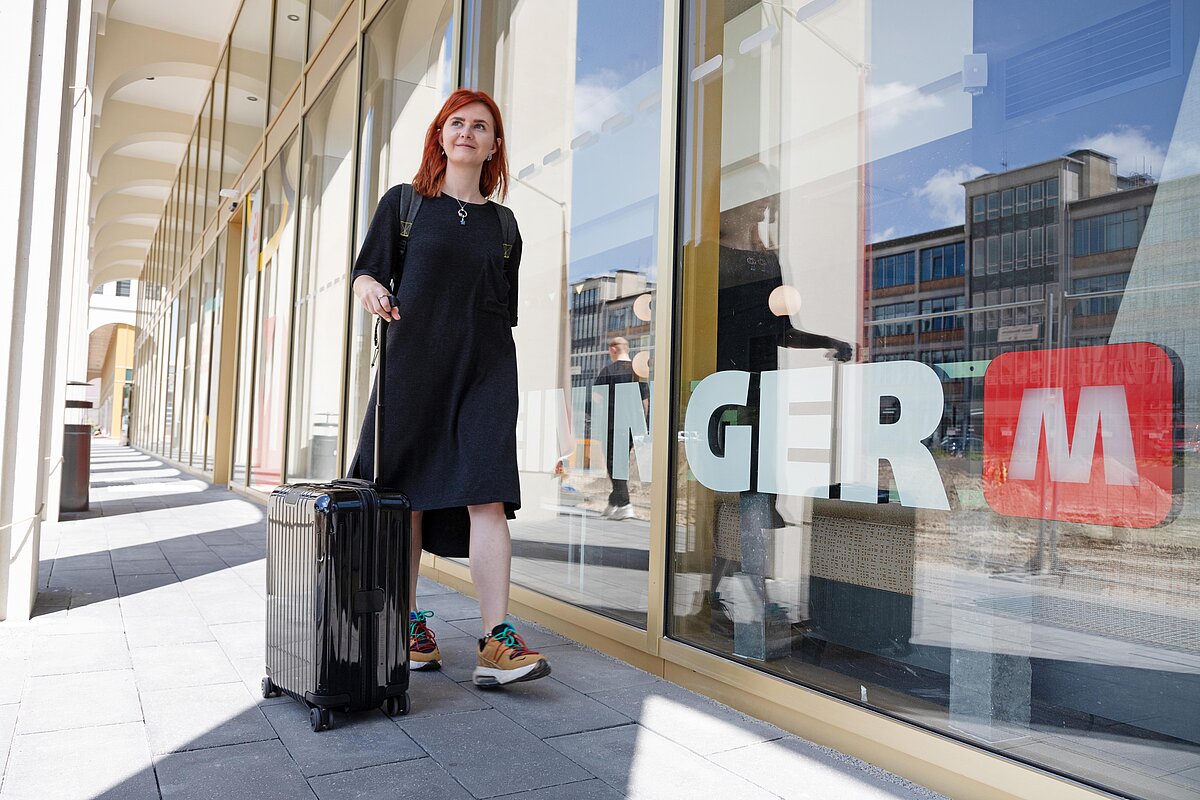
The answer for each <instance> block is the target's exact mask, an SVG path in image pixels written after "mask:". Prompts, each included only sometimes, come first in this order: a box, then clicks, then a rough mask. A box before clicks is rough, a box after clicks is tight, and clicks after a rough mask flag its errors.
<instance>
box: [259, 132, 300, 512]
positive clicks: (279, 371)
mask: <svg viewBox="0 0 1200 800" xmlns="http://www.w3.org/2000/svg"><path fill="white" fill-rule="evenodd" d="M299 177H300V142H299V137H298V136H297V135H296V134H292V137H291V138H290V139H288V142H287V144H285V145H284V146H283V149H282V150H281V151H280V152H279V154H278V155H277V156H276V157H275V159H274V160H273V161H271V163H270V164H269V165H268V166H267V170H266V173H265V175H264V177H263V217H262V223H263V238H262V254H261V256H260V257H259V264H260V265H261V266H260V270H259V272H260V274H259V281H260V286H259V289H258V291H259V310H258V329H257V331H256V342H255V353H254V362H255V363H254V396H253V411H252V418H251V430H252V432H253V436H252V438H251V442H250V486H252V487H253V488H256V489H262V490H264V491H270V490H271V489H273V488H275V486H277V485H279V483H280V482H281V479H282V472H283V450H284V441H283V432H284V420H285V411H286V407H285V405H284V397H285V394H286V392H287V360H288V340H289V339H290V336H291V310H292V279H293V277H294V271H295V265H296V190H297V187H298V185H299V181H298V179H299Z"/></svg>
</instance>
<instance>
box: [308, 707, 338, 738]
mask: <svg viewBox="0 0 1200 800" xmlns="http://www.w3.org/2000/svg"><path fill="white" fill-rule="evenodd" d="M308 722H309V724H310V725H312V729H313V733H319V732H320V731H323V730H328V729H329V728H332V727H333V712H332V711H330V710H329V709H328V708H310V709H309V710H308Z"/></svg>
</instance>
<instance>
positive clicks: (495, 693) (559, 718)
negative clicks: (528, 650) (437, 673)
mask: <svg viewBox="0 0 1200 800" xmlns="http://www.w3.org/2000/svg"><path fill="white" fill-rule="evenodd" d="M464 686H469V687H470V690H471V691H472V692H473V693H475V694H476V695H477V696H479V697H480V698H482V699H483V700H486V701H487V702H489V703H491V705H492V707H493V708H495V709H496V710H497V711H499V712H500V713H501V714H503V715H504V716H506V717H508V718H509V719H511V720H512V721H513V722H515V723H517V724H518V725H520V726H521V727H522V728H524V729H525V730H527V731H529V732H530V733H532V734H534V735H535V736H538V737H539V738H542V739H546V738H549V737H551V736H563V735H565V734H568V733H579V732H581V731H591V730H598V729H600V728H611V727H614V726H617V725H628V724H629V723H630V721H631V720H630V718H629V716H627V715H626V714H623V713H621V712H619V711H616V710H614V709H613V708H611V707H609V706H607V705H604V704H603V703H600V702H597V701H596V700H593V699H592V698H591V697H589V696H588V695H586V694H583V693H582V692H578V691H576V690H575V689H572V688H571V687H570V686H567V685H566V684H564V683H562V682H561V681H558V680H555V678H554V675H551V676H550V677H547V678H542V679H541V680H537V681H530V682H529V683H525V684H519V685H516V686H512V687H509V688H506V689H480V688H478V687H476V686H472V685H471V684H464Z"/></svg>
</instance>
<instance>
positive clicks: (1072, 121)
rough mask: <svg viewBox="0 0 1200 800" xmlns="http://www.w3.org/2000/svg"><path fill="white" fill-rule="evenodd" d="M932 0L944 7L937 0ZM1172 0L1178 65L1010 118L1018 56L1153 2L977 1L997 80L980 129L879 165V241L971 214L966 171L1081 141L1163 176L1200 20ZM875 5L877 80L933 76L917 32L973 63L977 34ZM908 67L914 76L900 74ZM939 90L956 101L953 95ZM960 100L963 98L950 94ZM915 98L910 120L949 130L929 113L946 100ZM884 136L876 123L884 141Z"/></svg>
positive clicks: (974, 105) (875, 231) (981, 43)
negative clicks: (966, 48) (1008, 77)
mask: <svg viewBox="0 0 1200 800" xmlns="http://www.w3.org/2000/svg"><path fill="white" fill-rule="evenodd" d="M922 2H927V3H935V4H936V2H937V0H922ZM1166 2H1167V5H1168V6H1169V7H1170V8H1171V11H1172V13H1173V14H1174V17H1173V20H1172V30H1171V37H1172V44H1173V46H1174V49H1175V51H1176V53H1177V55H1176V58H1175V63H1173V64H1172V65H1171V69H1169V70H1165V71H1164V72H1163V73H1160V74H1157V75H1154V76H1153V77H1152V78H1150V79H1144V80H1142V81H1140V82H1139V81H1129V82H1128V83H1126V84H1118V85H1116V86H1114V87H1097V88H1096V90H1095V91H1094V92H1093V93H1091V94H1087V95H1085V96H1084V97H1082V98H1079V99H1077V100H1074V101H1065V102H1059V103H1056V104H1055V105H1051V106H1049V107H1046V108H1042V109H1039V110H1037V111H1033V112H1031V113H1028V114H1025V115H1022V116H1016V117H1014V118H1012V119H1007V118H1006V117H1005V107H1004V104H1005V98H1006V86H1005V62H1006V61H1008V59H1010V58H1012V57H1014V56H1017V55H1020V54H1023V53H1025V52H1027V51H1029V50H1032V49H1034V48H1037V47H1040V46H1042V45H1044V44H1048V43H1051V42H1054V41H1055V40H1058V39H1060V38H1062V37H1064V36H1067V35H1069V34H1072V33H1075V32H1077V31H1080V30H1083V29H1086V28H1089V27H1091V26H1093V25H1095V24H1097V23H1098V22H1101V21H1103V20H1106V19H1108V18H1110V17H1113V16H1116V15H1119V14H1123V13H1126V12H1129V11H1131V10H1134V9H1138V8H1142V7H1145V6H1147V5H1152V3H1149V4H1148V3H1147V2H1146V0H1086V2H1085V1H1084V0H1070V2H1058V3H1046V2H1044V0H1011V1H1010V2H1006V3H992V2H977V3H976V4H975V8H974V19H973V23H972V26H973V31H972V35H971V37H970V49H971V50H972V51H973V52H975V53H986V54H987V56H988V87H987V89H986V90H985V91H984V92H983V93H982V94H980V95H978V96H975V97H974V98H972V99H971V115H970V126H971V127H970V128H968V129H965V130H959V131H958V132H952V131H953V126H949V129H947V127H948V126H946V125H942V126H941V132H943V133H949V135H942V136H940V138H932V137H931V138H929V139H928V140H926V141H924V142H914V143H913V144H912V146H909V147H908V148H907V149H904V150H901V151H899V152H896V153H895V154H892V155H886V156H883V157H881V158H879V159H878V160H876V161H874V162H872V165H871V179H870V180H871V197H870V200H871V212H872V238H873V239H874V240H879V239H884V238H892V237H895V236H903V235H907V234H911V233H917V232H920V231H925V230H930V229H934V228H940V227H943V226H945V225H948V224H954V223H958V222H961V212H959V213H958V214H957V218H956V219H953V220H952V219H950V218H948V216H947V210H948V209H949V208H951V207H955V208H957V209H961V208H962V207H963V194H962V189H961V187H958V186H957V184H958V182H960V181H961V180H965V179H966V178H968V177H970V176H971V175H973V174H978V173H979V172H981V171H986V172H999V171H1002V170H1004V169H1006V168H1008V169H1015V168H1017V167H1020V166H1024V165H1028V164H1034V163H1038V162H1041V161H1046V160H1049V159H1052V158H1055V157H1057V156H1061V155H1064V154H1066V153H1067V152H1069V151H1071V150H1073V149H1076V148H1077V147H1080V146H1092V147H1094V148H1095V149H1098V150H1102V151H1105V152H1108V153H1109V154H1111V155H1116V156H1117V157H1118V158H1119V164H1118V169H1119V171H1120V172H1121V173H1122V174H1129V173H1131V172H1140V171H1142V170H1143V164H1144V165H1145V167H1146V168H1148V169H1149V171H1150V172H1152V173H1154V174H1155V177H1158V173H1159V171H1160V170H1161V166H1162V158H1163V154H1164V153H1165V151H1166V149H1167V144H1168V143H1169V141H1170V139H1171V136H1172V133H1173V130H1174V125H1175V117H1176V114H1177V111H1178V108H1179V103H1180V99H1181V97H1182V93H1183V87H1184V82H1185V78H1186V75H1187V73H1188V70H1189V69H1190V65H1191V60H1192V56H1193V54H1194V51H1195V48H1196V41H1197V31H1198V27H1200V14H1197V13H1196V12H1195V11H1193V10H1192V9H1190V8H1189V7H1188V5H1187V4H1186V3H1183V2H1182V0H1173V1H1172V0H1166ZM872 8H873V9H874V17H873V20H872V25H873V30H886V31H888V33H887V35H885V36H875V37H873V40H872V45H873V47H872V52H871V54H870V58H869V59H868V60H869V61H870V62H871V64H872V65H873V67H872V73H871V81H872V86H888V85H894V84H895V83H897V82H900V81H903V82H904V83H916V84H918V85H925V84H927V83H929V82H931V80H930V78H929V76H928V75H927V74H925V75H912V74H911V73H912V72H913V67H911V66H909V65H907V62H909V61H911V60H912V59H913V53H914V48H913V47H912V43H913V42H914V41H920V42H921V43H922V47H923V48H931V49H933V50H935V51H940V52H941V53H943V54H946V59H945V60H942V59H939V58H937V57H936V56H930V55H928V54H926V55H925V56H922V57H921V59H922V60H926V61H935V60H936V61H937V62H938V63H939V64H941V63H948V62H949V61H953V62H954V63H956V64H959V65H961V53H962V50H963V46H962V44H961V40H963V39H964V38H965V37H960V36H954V35H944V36H939V37H932V38H931V37H928V36H925V35H923V34H922V26H923V25H924V24H925V23H924V20H925V19H926V17H924V16H923V15H919V14H909V15H907V16H905V17H903V18H900V17H897V15H895V14H893V13H891V12H890V10H889V9H890V8H891V6H890V4H886V3H876V4H873V5H872ZM906 28H907V30H906ZM939 42H941V44H939ZM917 50H920V48H918V49H917ZM906 71H907V72H906ZM906 74H907V75H908V76H909V77H910V80H904V78H903V77H901V78H898V77H896V76H898V75H899V76H905V75H906ZM938 77H944V76H938ZM954 91H956V90H954V89H951V90H949V92H954ZM939 96H941V97H943V98H946V97H947V93H946V92H943V93H941V95H939ZM958 100H959V98H957V97H954V98H953V99H951V100H950V101H949V102H951V103H954V102H958ZM907 106H908V107H909V108H912V109H913V110H912V111H911V112H910V113H909V114H907V116H906V117H905V118H904V119H903V120H902V124H904V125H915V126H921V125H924V127H925V128H928V129H930V130H938V126H936V125H929V124H928V120H922V119H921V117H923V116H928V117H936V116H938V115H942V116H944V115H945V114H946V113H947V108H948V106H947V103H946V102H939V101H938V100H937V98H928V97H921V96H918V100H917V101H916V102H908V103H907ZM882 122H883V123H885V124H894V122H895V120H894V119H892V118H890V117H886V116H885V117H884V118H883V120H882ZM875 138H876V137H875V136H874V132H873V137H872V141H873V143H875ZM878 149H879V148H878V147H877V148H876V151H878ZM1005 163H1007V167H1006V166H1005ZM1192 170H1193V171H1197V170H1200V163H1197V164H1195V165H1193V166H1192Z"/></svg>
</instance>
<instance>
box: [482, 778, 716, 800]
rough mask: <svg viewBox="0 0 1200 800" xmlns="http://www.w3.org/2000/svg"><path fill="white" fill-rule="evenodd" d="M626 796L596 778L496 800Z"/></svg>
mask: <svg viewBox="0 0 1200 800" xmlns="http://www.w3.org/2000/svg"><path fill="white" fill-rule="evenodd" d="M626 796H627V795H626V794H625V793H624V792H618V791H617V790H616V789H614V788H612V787H611V786H609V785H608V784H607V783H605V782H604V781H602V780H600V779H598V778H595V779H593V780H590V781H579V782H578V783H564V784H563V785H562V786H550V787H547V788H545V789H536V790H534V791H532V792H527V791H519V792H513V793H512V794H506V795H501V796H500V797H499V798H496V800H507V799H508V798H514V799H515V798H520V800H621V799H622V798H624V797H626ZM731 800H732V798H731Z"/></svg>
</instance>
